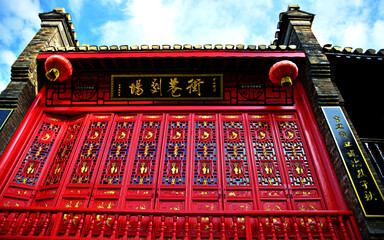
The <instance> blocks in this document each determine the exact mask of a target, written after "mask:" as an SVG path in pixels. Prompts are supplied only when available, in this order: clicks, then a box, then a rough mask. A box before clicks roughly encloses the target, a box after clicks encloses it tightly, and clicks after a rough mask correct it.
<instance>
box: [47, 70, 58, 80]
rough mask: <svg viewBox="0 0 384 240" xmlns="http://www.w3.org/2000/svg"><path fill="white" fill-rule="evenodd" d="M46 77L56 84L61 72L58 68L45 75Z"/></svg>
mask: <svg viewBox="0 0 384 240" xmlns="http://www.w3.org/2000/svg"><path fill="white" fill-rule="evenodd" d="M45 76H46V77H47V79H48V80H50V81H52V82H54V81H56V79H58V78H59V77H60V72H59V70H57V69H56V68H52V69H50V70H49V71H48V72H47V73H45Z"/></svg>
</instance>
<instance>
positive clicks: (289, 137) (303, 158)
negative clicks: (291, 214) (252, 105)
mask: <svg viewBox="0 0 384 240" xmlns="http://www.w3.org/2000/svg"><path fill="white" fill-rule="evenodd" d="M273 118H274V123H275V126H276V131H277V136H278V141H279V142H280V143H279V144H280V152H281V156H282V158H281V160H282V162H283V164H284V166H285V167H286V169H285V173H286V177H287V178H288V184H287V185H288V188H289V198H290V199H291V201H292V208H293V209H296V210H309V211H316V210H323V209H325V206H324V202H323V201H322V198H321V196H320V192H319V187H318V181H317V178H316V174H315V171H314V168H313V164H312V160H311V156H310V154H309V150H308V148H307V145H306V141H305V139H304V138H303V134H302V129H301V125H300V123H299V120H298V118H297V115H296V114H294V113H287V114H274V115H273Z"/></svg>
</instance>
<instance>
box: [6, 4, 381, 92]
mask: <svg viewBox="0 0 384 240" xmlns="http://www.w3.org/2000/svg"><path fill="white" fill-rule="evenodd" d="M289 4H299V6H300V9H301V10H303V11H306V12H310V13H314V14H316V17H315V20H314V23H313V26H312V29H313V31H314V33H315V35H316V37H317V39H318V41H319V43H320V44H321V45H324V44H327V43H331V44H333V45H335V46H341V47H352V48H363V49H364V50H366V49H369V48H372V49H375V50H380V49H382V48H384V0H370V1H367V0H306V1H304V0H296V1H291V0H209V1H208V0H180V1H177V0H60V1H59V0H0V9H1V10H0V91H2V90H3V89H4V88H5V87H6V85H7V84H8V83H9V81H10V69H11V66H12V64H13V63H14V61H15V60H16V58H17V56H18V55H19V54H20V53H21V52H22V51H23V49H24V48H25V47H26V46H27V44H28V43H29V41H30V40H31V39H32V38H33V36H34V35H35V34H36V32H37V31H38V30H39V28H40V19H39V17H38V13H40V12H50V11H52V10H53V9H54V8H57V7H64V8H65V10H66V12H67V13H70V14H71V17H72V22H73V24H74V27H75V31H76V34H77V40H79V42H80V44H89V45H98V46H100V45H142V44H148V45H154V44H158V45H162V44H170V45H173V44H182V45H183V44H213V45H214V44H245V45H250V44H253V45H260V44H266V45H269V44H270V42H271V41H272V40H274V35H275V32H276V27H277V23H278V20H279V13H280V12H283V11H286V10H287V6H288V5H289Z"/></svg>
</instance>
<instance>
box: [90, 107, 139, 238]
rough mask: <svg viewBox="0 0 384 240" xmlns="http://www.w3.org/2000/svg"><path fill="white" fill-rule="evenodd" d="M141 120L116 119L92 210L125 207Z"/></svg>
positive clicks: (121, 116) (125, 116)
mask: <svg viewBox="0 0 384 240" xmlns="http://www.w3.org/2000/svg"><path fill="white" fill-rule="evenodd" d="M137 119H138V118H137V115H134V114H117V115H115V119H114V122H113V124H112V128H111V131H110V132H109V138H108V143H107V144H106V149H105V150H104V155H103V158H102V162H101V165H100V170H99V173H98V177H97V179H96V183H95V187H94V191H93V195H92V197H91V204H90V206H91V207H93V208H106V209H110V208H118V207H119V206H120V204H122V202H123V201H122V199H121V196H123V191H124V189H123V187H124V186H125V185H126V184H125V183H126V181H124V180H126V177H127V176H126V175H128V173H127V167H128V162H129V156H130V153H131V151H130V149H131V147H132V143H131V142H132V138H133V135H134V130H135V126H136V121H137ZM106 228H107V229H108V225H107V227H106ZM109 230H110V229H109ZM109 230H108V231H109Z"/></svg>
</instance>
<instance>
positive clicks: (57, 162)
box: [34, 115, 87, 207]
mask: <svg viewBox="0 0 384 240" xmlns="http://www.w3.org/2000/svg"><path fill="white" fill-rule="evenodd" d="M86 118H87V117H86V116H85V115H84V116H76V117H74V118H73V119H69V120H68V123H67V126H66V130H65V133H64V135H63V137H62V139H61V141H60V144H59V147H58V149H57V150H56V154H55V157H54V159H53V161H52V162H51V163H50V166H49V168H48V172H47V174H46V176H45V179H44V181H43V182H42V186H40V187H39V189H38V192H37V194H36V199H35V203H34V205H36V206H46V207H47V206H52V204H54V198H55V197H56V196H57V193H58V192H59V188H60V183H61V182H62V180H63V177H64V176H65V174H66V173H67V172H68V167H69V166H70V158H71V156H73V153H74V151H75V149H76V147H77V143H78V139H79V136H80V134H81V130H82V126H83V123H84V121H85V120H86Z"/></svg>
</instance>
